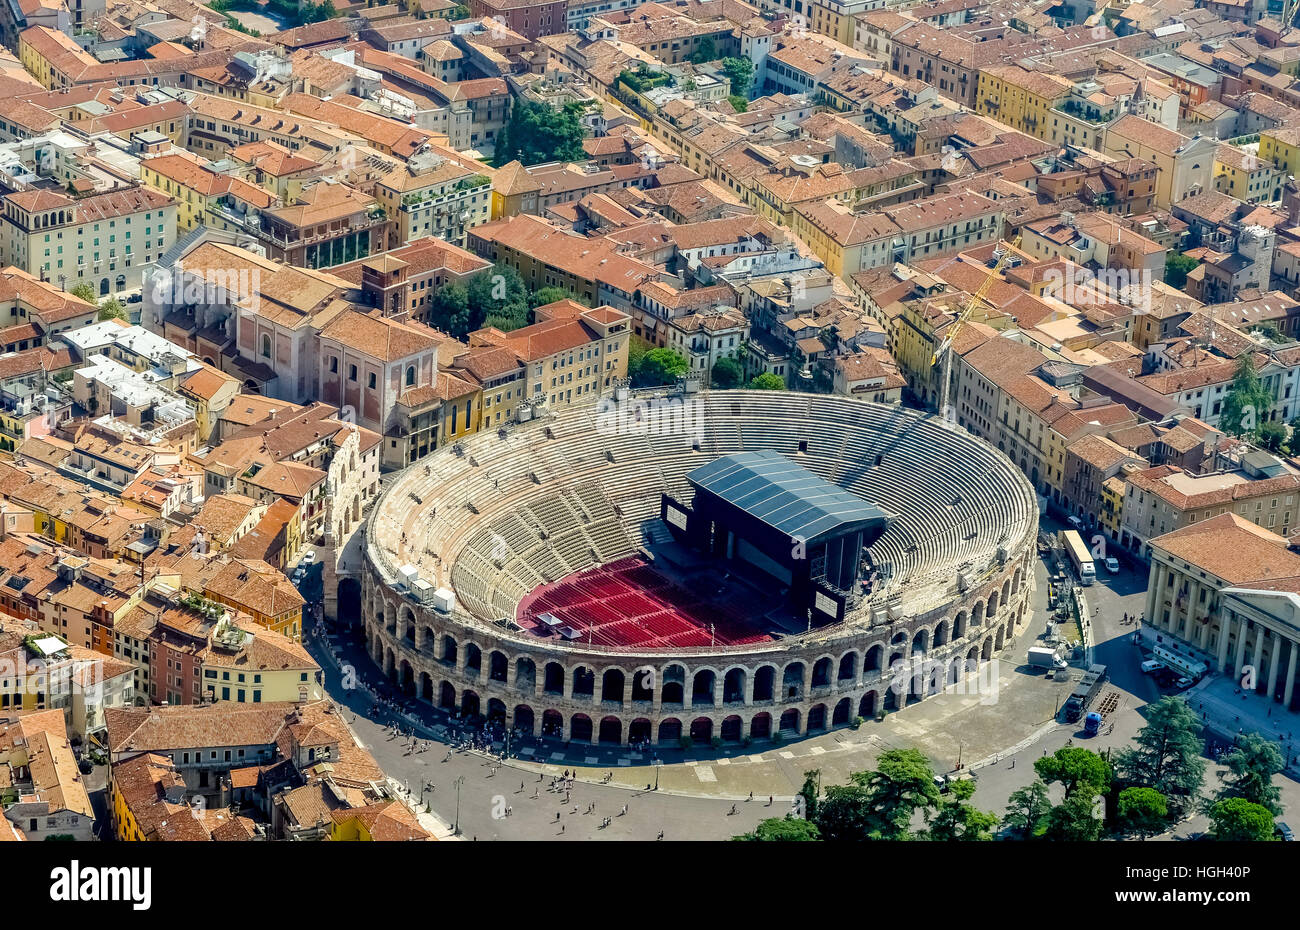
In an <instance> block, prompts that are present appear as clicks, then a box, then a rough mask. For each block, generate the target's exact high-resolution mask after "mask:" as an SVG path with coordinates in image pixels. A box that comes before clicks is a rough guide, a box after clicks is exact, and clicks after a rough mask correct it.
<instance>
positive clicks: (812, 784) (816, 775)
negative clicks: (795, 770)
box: [799, 769, 822, 821]
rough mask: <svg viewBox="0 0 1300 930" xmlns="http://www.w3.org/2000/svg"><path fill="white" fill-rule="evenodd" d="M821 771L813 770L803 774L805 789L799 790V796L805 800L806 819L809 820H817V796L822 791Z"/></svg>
mask: <svg viewBox="0 0 1300 930" xmlns="http://www.w3.org/2000/svg"><path fill="white" fill-rule="evenodd" d="M821 779H822V770H821V769H811V770H809V771H807V772H804V773H803V787H801V788H800V789H799V796H800V797H801V798H803V803H804V817H805V818H807V819H808V820H813V821H815V820H816V819H817V795H818V794H819V793H820V791H821Z"/></svg>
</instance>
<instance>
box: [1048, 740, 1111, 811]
mask: <svg viewBox="0 0 1300 930" xmlns="http://www.w3.org/2000/svg"><path fill="white" fill-rule="evenodd" d="M1034 771H1035V772H1037V773H1038V777H1039V778H1041V779H1042V780H1043V781H1044V782H1046V783H1047V784H1049V785H1051V784H1055V783H1056V782H1060V783H1061V785H1062V786H1064V788H1065V797H1066V800H1069V799H1070V798H1072V797H1074V796H1075V795H1076V794H1077V795H1079V796H1081V797H1086V798H1088V800H1090V801H1091V800H1092V799H1093V798H1095V797H1096V796H1097V795H1099V794H1102V793H1103V792H1105V791H1106V789H1107V788H1109V787H1110V779H1111V771H1110V763H1109V762H1107V761H1106V760H1105V759H1103V758H1102V757H1101V756H1099V755H1097V754H1096V753H1095V752H1093V751H1092V750H1091V749H1083V748H1082V747H1079V746H1062V747H1061V748H1060V749H1058V750H1056V752H1054V753H1052V755H1050V756H1043V757H1042V758H1041V759H1036V760H1035V761H1034Z"/></svg>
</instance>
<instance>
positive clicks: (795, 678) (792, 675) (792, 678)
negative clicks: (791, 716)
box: [781, 662, 804, 729]
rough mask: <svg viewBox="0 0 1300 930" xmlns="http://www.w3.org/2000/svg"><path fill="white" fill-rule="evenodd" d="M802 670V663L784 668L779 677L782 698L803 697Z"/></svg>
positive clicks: (794, 663) (791, 664)
mask: <svg viewBox="0 0 1300 930" xmlns="http://www.w3.org/2000/svg"><path fill="white" fill-rule="evenodd" d="M803 669H804V666H803V663H802V662H791V663H790V664H789V665H787V666H786V667H785V672H784V674H782V676H781V694H782V696H784V697H787V698H795V699H798V698H801V697H803ZM782 729H785V728H784V727H782Z"/></svg>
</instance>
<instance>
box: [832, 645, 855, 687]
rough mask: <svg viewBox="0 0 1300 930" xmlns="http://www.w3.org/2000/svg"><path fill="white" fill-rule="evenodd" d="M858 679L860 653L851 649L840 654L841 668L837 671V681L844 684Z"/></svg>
mask: <svg viewBox="0 0 1300 930" xmlns="http://www.w3.org/2000/svg"><path fill="white" fill-rule="evenodd" d="M857 679H858V654H857V653H856V652H854V651H853V650H852V649H850V650H849V651H848V652H846V653H844V655H842V656H840V664H839V668H838V669H837V670H836V672H835V681H836V683H838V684H844V683H845V682H850V681H857Z"/></svg>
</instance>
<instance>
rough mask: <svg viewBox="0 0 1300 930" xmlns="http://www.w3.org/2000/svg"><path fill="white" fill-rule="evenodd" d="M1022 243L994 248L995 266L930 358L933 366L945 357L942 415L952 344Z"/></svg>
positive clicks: (942, 414) (945, 406) (946, 408)
mask: <svg viewBox="0 0 1300 930" xmlns="http://www.w3.org/2000/svg"><path fill="white" fill-rule="evenodd" d="M1019 245H1020V236H1018V235H1017V236H1016V238H1015V239H1013V240H1012V241H1011V243H1010V244H1009V245H1008V244H1004V243H1002V242H999V243H998V245H997V247H996V248H994V249H993V267H992V268H990V269H989V273H988V277H986V278H985V279H984V283H983V284H981V285H980V286H979V289H978V290H976V291H975V293H974V294H971V295H970V300H968V301H966V306H964V307H963V308H962V311H961V313H959V314H958V315H957V319H956V321H955V322H954V323H953V324H952V326H950V327H949V328H948V335H946V336H944V338H943V342H941V343H940V344H939V347H938V348H937V349H935V350H934V356H933V357H932V358H931V359H930V366H931V367H933V366H935V365H937V364H938V363H939V358H940V356H942V357H943V372H942V374H941V376H940V377H941V378H942V385H941V386H940V401H939V413H940V415H941V416H947V410H948V392H949V387H950V386H951V384H952V346H953V343H954V342H956V340H957V334H958V333H959V332H961V329H962V327H963V326H965V325H966V324H967V323H968V322H969V321H970V318H971V317H972V316H974V315H975V311H976V310H978V309H979V307H980V304H982V303H984V295H985V294H987V293H988V292H989V288H991V287H992V286H993V282H994V281H996V280H997V279H998V272H999V271H1001V270H1002V268H1003V266H1005V265H1006V263H1007V260H1008V259H1010V258H1011V256H1012V254H1013V253H1014V251H1015V249H1016V247H1017V246H1019Z"/></svg>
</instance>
